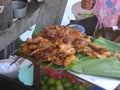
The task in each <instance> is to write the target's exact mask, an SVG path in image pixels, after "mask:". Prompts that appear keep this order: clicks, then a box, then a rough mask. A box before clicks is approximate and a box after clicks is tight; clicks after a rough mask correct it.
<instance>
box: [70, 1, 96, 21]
mask: <svg viewBox="0 0 120 90" xmlns="http://www.w3.org/2000/svg"><path fill="white" fill-rule="evenodd" d="M71 11H72V13H73V15H74V16H75V18H76V20H82V19H85V18H88V17H92V16H94V15H95V14H94V12H93V10H92V9H91V10H86V9H83V8H82V7H81V2H77V3H75V4H74V5H73V6H72V9H71Z"/></svg>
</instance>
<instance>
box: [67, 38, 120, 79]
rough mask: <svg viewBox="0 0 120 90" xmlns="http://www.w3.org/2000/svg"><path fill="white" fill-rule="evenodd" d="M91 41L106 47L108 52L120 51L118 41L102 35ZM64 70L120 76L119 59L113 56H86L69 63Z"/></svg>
mask: <svg viewBox="0 0 120 90" xmlns="http://www.w3.org/2000/svg"><path fill="white" fill-rule="evenodd" d="M93 43H95V44H97V45H100V46H104V47H106V48H108V49H109V50H110V52H113V51H114V50H117V51H118V52H119V53H120V50H119V49H120V45H119V44H118V43H114V42H112V41H109V40H107V39H104V38H102V37H100V38H98V39H96V40H95V41H94V42H93ZM66 70H71V71H73V72H76V73H80V74H88V75H98V76H105V77H113V78H120V61H119V60H118V58H117V57H115V56H112V57H109V58H107V59H92V58H90V57H87V56H86V57H82V58H81V59H80V60H77V61H75V62H72V63H71V64H69V65H68V66H67V67H66Z"/></svg>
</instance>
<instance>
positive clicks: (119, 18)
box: [118, 15, 120, 28]
mask: <svg viewBox="0 0 120 90" xmlns="http://www.w3.org/2000/svg"><path fill="white" fill-rule="evenodd" d="M118 27H119V28H120V15H119V16H118Z"/></svg>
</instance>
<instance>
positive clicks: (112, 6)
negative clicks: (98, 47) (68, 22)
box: [81, 0, 120, 29]
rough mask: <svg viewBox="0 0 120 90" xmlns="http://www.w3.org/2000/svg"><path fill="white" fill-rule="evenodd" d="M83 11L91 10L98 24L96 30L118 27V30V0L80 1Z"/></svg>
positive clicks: (119, 8)
mask: <svg viewBox="0 0 120 90" xmlns="http://www.w3.org/2000/svg"><path fill="white" fill-rule="evenodd" d="M81 7H82V8H83V9H88V10H90V9H93V11H94V13H95V15H96V17H97V19H98V22H97V25H96V29H99V28H102V27H113V26H118V27H119V28H120V0H82V1H81Z"/></svg>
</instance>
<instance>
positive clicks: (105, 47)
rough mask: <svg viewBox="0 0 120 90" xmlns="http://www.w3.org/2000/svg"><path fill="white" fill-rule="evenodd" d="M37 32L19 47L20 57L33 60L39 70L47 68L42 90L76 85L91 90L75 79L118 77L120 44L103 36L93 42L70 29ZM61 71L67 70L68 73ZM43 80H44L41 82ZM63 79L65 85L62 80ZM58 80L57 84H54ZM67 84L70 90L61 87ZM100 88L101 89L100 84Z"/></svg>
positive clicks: (56, 26) (71, 87)
mask: <svg viewBox="0 0 120 90" xmlns="http://www.w3.org/2000/svg"><path fill="white" fill-rule="evenodd" d="M35 30H36V29H35ZM37 30H38V29H37ZM38 31H39V32H38ZM38 31H37V33H36V32H33V37H32V39H31V38H28V39H27V40H26V41H25V43H24V44H23V46H22V48H21V56H28V57H33V58H34V60H33V64H34V63H38V64H40V65H43V68H41V70H45V69H46V67H47V70H45V71H43V73H42V76H41V80H40V84H41V88H42V90H47V89H48V88H49V89H51V90H54V89H55V90H57V89H58V90H59V89H60V90H64V89H65V90H69V89H70V90H74V89H75V88H76V87H73V85H78V86H77V88H76V89H75V90H82V89H80V88H84V89H83V90H90V88H89V89H87V88H85V87H87V86H84V85H83V84H82V83H81V82H79V81H78V80H77V79H76V77H78V78H79V79H80V78H81V77H80V76H81V74H85V75H88V76H89V75H96V76H101V77H110V78H111V77H112V78H120V77H119V75H120V72H119V68H120V62H119V60H120V55H119V53H120V50H119V47H120V45H119V44H117V43H115V42H112V41H109V40H106V39H104V38H102V37H100V38H98V39H94V38H93V37H91V36H87V35H86V34H85V33H83V32H82V33H81V32H79V30H78V29H77V28H73V27H69V26H58V25H55V26H48V27H45V28H42V30H38ZM41 63H42V64H41ZM50 66H56V67H57V69H56V67H54V70H56V71H54V70H52V69H53V68H52V69H51V67H50ZM64 71H67V74H66V72H64ZM56 72H57V73H56ZM70 72H72V74H73V76H72V79H70V78H68V77H69V75H71V74H70ZM74 73H75V74H74ZM76 74H78V76H77V75H76ZM75 76H76V77H75ZM46 77H47V79H46V80H44V79H45V78H46ZM70 77H71V76H70ZM85 77H86V76H85ZM93 77H94V76H93ZM64 78H66V81H67V82H63V81H62V80H63V79H64ZM84 79H85V78H83V80H84ZM88 79H89V78H88ZM88 79H85V80H88ZM95 79H96V78H95ZM97 80H99V78H97ZM57 81H59V85H57V84H56V83H55V82H57ZM88 81H89V80H88ZM89 82H91V83H93V82H92V81H89ZM94 82H95V81H94ZM66 83H69V84H70V86H69V89H68V87H66V86H64V85H65V84H66ZM95 84H96V82H95ZM96 85H99V83H97V84H96ZM88 86H89V85H88ZM99 86H101V87H102V85H101V84H100V85H99Z"/></svg>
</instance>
